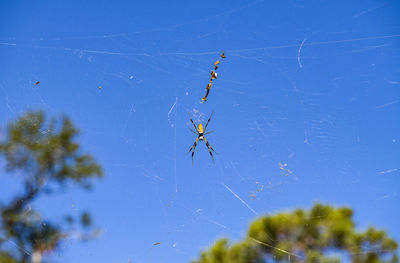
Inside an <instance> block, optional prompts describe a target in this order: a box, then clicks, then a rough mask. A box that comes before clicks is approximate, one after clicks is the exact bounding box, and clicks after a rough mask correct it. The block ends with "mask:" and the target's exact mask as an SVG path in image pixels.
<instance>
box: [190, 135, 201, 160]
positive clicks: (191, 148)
mask: <svg viewBox="0 0 400 263" xmlns="http://www.w3.org/2000/svg"><path fill="white" fill-rule="evenodd" d="M198 140H199V137H197V138H196V140H195V141H194V144H193V146H192V147H190V149H189V151H188V153H190V152H192V165H193V155H194V150H195V149H196V146H197V142H198Z"/></svg>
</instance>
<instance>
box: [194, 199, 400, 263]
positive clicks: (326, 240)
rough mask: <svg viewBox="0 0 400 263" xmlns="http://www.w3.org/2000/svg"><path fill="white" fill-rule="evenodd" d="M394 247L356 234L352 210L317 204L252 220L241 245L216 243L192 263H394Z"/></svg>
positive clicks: (378, 233)
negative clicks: (304, 208)
mask: <svg viewBox="0 0 400 263" xmlns="http://www.w3.org/2000/svg"><path fill="white" fill-rule="evenodd" d="M396 250H397V243H396V242H395V241H394V240H393V239H391V238H389V237H388V236H387V234H386V232H385V231H383V230H377V229H375V228H373V227H369V228H368V229H367V230H366V231H364V232H357V231H356V230H355V224H354V221H353V211H352V210H351V209H350V208H334V207H332V206H329V205H321V204H316V205H315V206H314V207H313V208H312V209H311V210H310V211H305V210H300V209H299V210H295V211H293V212H291V213H279V214H275V215H272V216H265V217H261V218H259V219H257V220H255V221H254V222H253V223H252V224H251V225H250V228H249V231H248V234H247V236H246V238H245V240H244V241H242V242H240V243H238V244H235V245H230V244H229V242H228V240H227V239H221V240H219V241H217V242H216V243H215V244H214V245H213V246H212V247H211V248H210V249H209V250H208V251H205V252H202V253H201V255H200V259H199V260H196V261H193V263H261V262H308V263H317V262H324V263H331V262H332V263H333V262H341V261H344V262H352V263H361V262H362V263H378V262H387V263H390V262H393V263H394V262H398V258H397V255H396Z"/></svg>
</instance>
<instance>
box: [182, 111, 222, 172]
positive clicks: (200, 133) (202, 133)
mask: <svg viewBox="0 0 400 263" xmlns="http://www.w3.org/2000/svg"><path fill="white" fill-rule="evenodd" d="M213 113H214V112H212V113H211V115H210V118H208V121H207V123H206V126H204V129H203V125H202V124H201V123H199V126H198V127H196V124H194V121H193V120H192V118H190V122H191V123H192V124H193V126H194V128H195V130H196V131H194V130H192V129H190V128H189V129H190V130H191V131H192V132H193V133H194V134H196V135H197V138H196V140H195V141H194V144H193V146H192V147H190V149H189V152H188V153H190V152H192V164H193V156H194V150H195V149H196V146H197V142H198V141H199V140H200V141H203V140H204V142H205V143H206V146H207V149H208V152H209V153H210V155H211V158H212V160H213V162H214V156H213V154H212V152H211V151H213V152H214V153H216V152H215V151H214V149H213V147H211V145H210V144H209V143H208V141H207V140H206V137H205V135H207V134H210V133H212V132H213V131H210V132H206V129H207V126H208V124H209V123H210V121H211V117H212V115H213Z"/></svg>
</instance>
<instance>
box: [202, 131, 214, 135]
mask: <svg viewBox="0 0 400 263" xmlns="http://www.w3.org/2000/svg"><path fill="white" fill-rule="evenodd" d="M213 132H215V131H209V132H206V133H204V135H207V134H210V133H213Z"/></svg>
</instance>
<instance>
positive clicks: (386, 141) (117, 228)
mask: <svg viewBox="0 0 400 263" xmlns="http://www.w3.org/2000/svg"><path fill="white" fill-rule="evenodd" d="M290 3H291V4H290V5H289V6H288V7H287V8H286V9H285V8H283V7H281V8H283V9H282V17H284V18H285V19H287V21H286V22H285V21H284V18H282V19H280V20H278V21H276V22H272V21H270V20H267V21H268V22H269V23H270V24H268V23H259V22H257V18H258V19H261V18H262V17H264V16H263V14H262V12H261V11H258V9H260V10H266V9H268V7H269V6H270V5H271V4H269V3H267V2H265V1H255V2H249V3H247V4H244V5H236V6H235V5H233V6H232V8H228V9H226V10H225V11H221V12H213V14H211V15H210V16H198V17H201V18H198V19H187V20H186V21H187V22H183V23H179V24H176V23H172V24H168V23H165V24H166V25H165V26H161V27H147V28H146V29H143V30H138V31H135V30H132V31H129V32H123V33H121V31H118V30H114V31H111V32H108V33H101V34H93V33H92V32H90V31H86V32H85V33H84V34H83V35H72V36H71V35H55V36H43V37H40V36H38V37H24V38H22V37H15V36H10V37H4V36H1V35H0V52H2V54H8V56H7V57H6V59H5V62H3V63H1V64H5V63H9V64H10V66H9V68H8V69H7V70H5V71H4V72H3V73H2V74H1V75H0V76H1V80H0V94H1V97H0V99H1V101H2V103H1V105H0V109H1V117H0V118H1V124H2V126H4V125H5V124H6V123H7V122H8V121H10V120H13V119H14V118H16V117H17V116H18V115H20V114H22V113H23V112H24V111H25V110H26V109H37V108H39V109H44V110H46V111H48V112H49V113H50V114H52V115H53V114H54V115H57V114H62V113H66V114H68V115H69V116H71V118H72V119H73V121H74V122H75V123H76V124H77V126H78V127H79V128H80V130H81V132H82V134H81V138H80V139H81V141H82V145H83V146H84V148H85V150H87V151H88V152H91V153H94V155H95V156H96V158H97V159H98V161H99V162H100V163H101V164H102V165H103V167H104V169H105V172H106V178H105V179H104V180H103V181H101V182H99V183H98V184H96V185H95V187H94V190H93V191H92V192H90V193H84V192H82V191H79V190H72V191H70V192H68V194H63V195H61V196H58V197H55V198H54V200H51V201H44V200H39V201H38V203H37V204H36V205H37V206H38V208H40V209H41V211H43V213H44V215H45V216H47V217H50V218H55V219H57V218H60V217H61V216H62V214H63V213H65V212H71V211H72V212H73V213H75V212H76V213H78V212H79V211H81V210H83V209H89V210H91V211H92V212H93V215H94V218H95V221H96V224H98V225H99V226H101V227H102V229H103V235H102V236H101V237H100V238H99V239H98V240H95V241H92V242H91V243H88V244H81V245H77V243H76V242H75V241H74V239H73V238H71V239H70V240H68V241H67V242H64V243H63V245H62V246H61V248H60V249H59V251H57V252H56V253H54V254H52V255H47V256H48V257H49V258H51V259H52V260H54V261H59V262H76V261H77V260H78V261H82V260H83V261H87V262H141V261H144V262H177V261H179V262H184V261H186V262H188V261H189V260H192V259H195V258H196V257H197V256H198V254H199V252H200V250H202V249H206V248H208V247H209V246H210V244H212V242H213V241H214V240H216V239H217V238H220V237H229V238H230V239H232V240H233V241H238V240H240V239H242V238H243V237H244V236H245V234H246V228H247V227H248V224H249V223H250V222H251V220H253V219H255V218H257V217H259V216H262V215H270V214H273V212H276V211H281V210H286V209H291V208H296V207H310V206H311V205H312V204H313V203H315V202H318V201H321V202H328V203H333V204H338V205H350V206H352V207H353V208H354V209H355V211H356V213H357V214H358V216H357V220H358V221H359V222H360V224H361V227H365V226H367V225H368V224H369V223H374V224H375V223H376V224H377V225H378V226H382V227H385V228H387V229H390V231H389V232H390V233H393V235H394V237H395V238H397V239H398V238H399V237H400V232H399V231H398V230H396V229H394V228H395V227H394V226H393V222H395V220H396V218H397V219H398V218H399V217H398V215H399V213H398V212H394V211H392V208H391V207H392V206H394V204H396V203H397V201H398V194H397V190H396V188H395V186H396V185H398V176H399V169H400V168H399V167H398V165H397V164H396V162H395V158H394V157H393V156H392V155H390V156H388V157H387V159H384V158H383V157H381V156H379V154H380V155H383V153H384V152H385V150H387V149H389V148H391V149H392V152H391V154H393V151H397V153H398V140H399V139H398V133H396V131H398V126H394V125H393V121H394V120H395V112H396V110H397V111H398V107H399V103H398V102H399V96H398V95H399V92H398V88H399V84H400V79H399V77H398V68H399V66H400V65H399V63H398V62H394V61H396V59H397V61H399V60H398V57H399V56H398V55H397V54H398V52H397V53H396V51H398V50H399V43H400V42H399V41H400V34H399V30H398V29H399V27H398V25H396V26H397V27H393V25H392V24H390V23H389V22H386V23H382V25H381V27H380V28H373V29H370V30H363V26H362V25H363V23H366V24H368V25H372V24H373V22H374V21H376V20H377V19H378V18H377V17H378V15H382V14H386V13H390V9H391V8H393V6H395V4H394V3H393V2H390V1H389V2H385V3H384V4H380V5H376V4H371V3H368V4H365V5H362V6H359V7H355V8H353V9H350V11H348V12H346V13H345V14H344V15H343V16H342V17H341V18H340V19H338V20H337V21H329V23H328V22H327V21H326V20H325V19H324V17H323V15H322V14H320V15H318V16H316V17H315V18H311V19H310V20H309V21H308V22H302V23H305V25H306V26H308V27H299V28H298V29H295V28H294V25H296V23H301V21H297V20H298V19H300V18H304V17H305V15H304V12H306V11H305V10H307V8H309V5H310V4H305V3H302V4H296V3H295V2H290ZM320 11H321V12H323V11H329V10H324V9H323V8H321V10H320ZM291 12H294V13H295V15H291ZM249 14H253V15H254V17H255V18H254V19H251V18H249ZM374 19H375V20H374ZM241 21H247V22H248V23H249V24H250V25H249V27H248V28H247V29H243V28H241V27H240V24H241ZM321 21H322V22H327V23H326V25H323V23H322V22H321ZM351 26H354V27H356V29H352V28H351ZM237 28H239V29H237ZM285 30H290V32H291V34H290V35H282V34H280V32H284V31H285ZM0 32H1V31H0ZM222 51H225V53H226V55H227V58H226V59H224V60H223V61H221V63H220V65H219V69H218V79H216V80H214V81H213V86H212V88H211V90H210V95H209V98H208V101H207V102H206V103H202V101H201V98H202V97H203V96H204V94H205V87H206V84H207V83H208V80H209V79H208V78H209V74H210V70H211V69H212V68H213V65H214V62H215V61H216V60H217V59H219V55H220V54H221V52H222ZM14 60H15V61H17V62H13V61H14ZM22 60H27V63H28V65H29V66H31V67H30V68H25V67H23V69H21V68H22V64H21V61H22ZM35 65H40V67H39V66H35ZM66 72H67V73H68V75H67V74H66ZM36 81H40V84H38V85H35V82H36ZM212 111H214V115H213V118H212V120H211V122H210V124H209V126H208V130H213V131H215V132H214V133H212V134H209V135H207V140H208V141H209V142H210V144H211V146H212V147H213V148H214V149H215V150H216V152H217V153H218V154H216V155H215V164H213V162H212V160H211V158H210V156H209V154H208V151H207V148H206V146H205V145H204V142H199V143H198V145H197V147H196V152H195V155H194V165H192V163H191V158H190V154H187V151H188V150H189V148H190V146H191V145H192V144H193V142H194V140H195V135H194V134H193V133H191V132H190V131H189V130H188V127H191V123H190V122H189V118H192V119H193V120H194V121H195V123H196V124H198V123H203V124H205V122H206V121H207V119H208V117H209V116H210V114H211V112H212ZM367 116H369V117H367ZM393 149H394V150H393ZM372 159H375V161H376V162H375V163H374V164H373V163H368V164H366V163H365V162H368V161H367V160H372ZM0 180H1V182H2V184H4V185H10V186H11V185H13V183H12V182H11V181H9V180H8V179H5V178H4V176H3V177H0ZM355 189H357V190H355ZM354 191H358V192H359V193H360V195H356V194H354ZM11 192H12V191H10V192H8V193H7V192H5V193H4V194H0V198H1V200H3V199H5V198H6V197H7V196H9V195H7V194H10V193H11ZM339 192H340V194H338V193H339ZM60 203H61V204H63V206H60V205H59V204H60ZM371 209H374V210H378V211H379V212H380V213H376V215H371V213H370V211H371ZM378 214H380V215H378ZM110 215H112V216H110ZM389 216H390V217H392V218H393V219H387V218H388V217H389ZM365 218H370V220H373V221H371V222H370V221H368V220H369V219H368V220H367V219H365ZM392 220H393V221H392ZM203 230H207V231H203ZM193 237H195V238H193ZM255 242H260V241H257V240H255ZM116 244H117V245H116ZM12 245H13V244H10V246H12ZM264 245H266V246H270V244H264ZM102 247H110V248H112V249H111V251H112V252H111V253H109V252H108V253H106V252H105V251H103V250H102V249H101V248H102ZM276 249H278V248H276ZM284 252H285V253H287V254H288V257H289V258H290V257H298V255H293V254H291V253H290V252H288V251H284Z"/></svg>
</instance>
